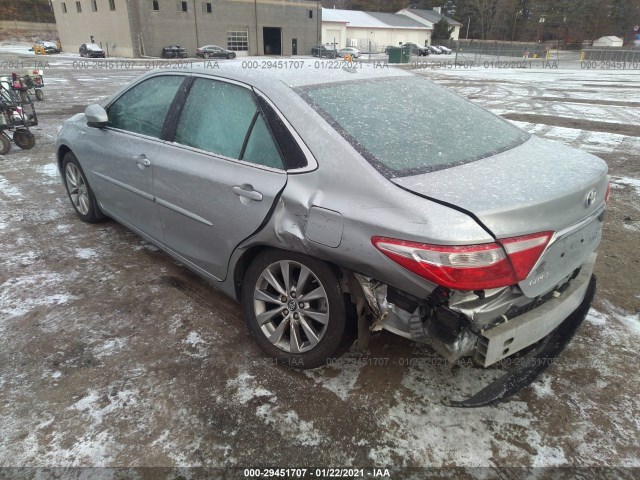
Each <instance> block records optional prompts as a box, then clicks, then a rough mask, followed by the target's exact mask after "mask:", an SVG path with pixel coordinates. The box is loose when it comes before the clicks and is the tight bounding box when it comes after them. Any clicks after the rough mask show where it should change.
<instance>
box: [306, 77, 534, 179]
mask: <svg viewBox="0 0 640 480" xmlns="http://www.w3.org/2000/svg"><path fill="white" fill-rule="evenodd" d="M298 93H299V94H300V95H301V96H302V97H303V98H304V99H305V101H306V102H307V103H309V104H310V105H311V106H312V107H313V108H314V109H315V110H316V111H317V112H318V113H319V114H320V115H322V116H323V117H324V118H325V120H327V121H328V122H329V123H330V124H331V125H332V126H333V127H334V128H335V129H336V130H337V131H338V132H339V133H340V134H341V135H342V136H343V137H344V138H345V139H346V140H347V141H348V142H350V143H351V145H353V147H354V148H355V149H356V150H357V151H358V152H359V153H360V154H361V155H362V156H363V157H365V158H366V159H367V160H368V161H369V162H370V163H371V164H372V165H373V166H374V167H375V168H376V169H378V171H380V173H382V174H383V175H385V176H386V177H388V178H394V177H405V176H409V175H417V174H419V173H426V172H429V171H434V170H441V169H444V168H449V167H453V166H455V165H461V164H464V163H469V162H472V161H474V160H478V159H481V158H485V157H489V156H491V155H495V154H497V153H500V152H503V151H505V150H509V149H511V148H513V147H515V146H517V145H519V144H521V143H524V142H525V141H526V140H527V139H528V138H529V135H528V134H527V133H525V132H523V131H522V130H520V129H518V128H516V127H515V126H513V125H511V124H510V123H508V122H507V121H505V120H502V119H501V118H500V117H497V116H495V115H493V114H491V113H489V112H488V111H486V110H484V109H482V108H480V107H478V106H476V105H474V104H473V103H471V102H469V101H468V100H465V99H463V98H462V97H460V96H458V95H456V94H454V93H453V92H451V91H449V90H447V89H446V88H444V87H441V86H439V85H436V84H435V83H433V82H431V81H429V80H427V79H425V78H422V77H418V76H407V77H401V78H398V77H395V78H383V79H375V80H363V81H353V82H344V83H332V84H321V85H312V86H306V87H302V88H300V89H298Z"/></svg>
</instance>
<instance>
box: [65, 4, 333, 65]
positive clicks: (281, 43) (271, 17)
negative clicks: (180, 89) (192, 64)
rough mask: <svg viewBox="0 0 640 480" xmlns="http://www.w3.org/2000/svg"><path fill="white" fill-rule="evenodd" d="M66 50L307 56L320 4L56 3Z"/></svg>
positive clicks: (126, 54)
mask: <svg viewBox="0 0 640 480" xmlns="http://www.w3.org/2000/svg"><path fill="white" fill-rule="evenodd" d="M52 4H53V10H54V14H55V17H56V23H57V25H58V32H59V34H60V41H61V43H62V48H63V50H64V51H67V52H77V51H78V47H79V46H80V44H82V43H89V42H91V37H93V39H94V41H95V43H97V44H99V45H102V48H103V50H104V51H105V52H106V53H107V56H112V57H144V56H152V57H159V56H160V54H161V51H162V47H164V46H167V45H181V46H183V47H185V48H186V49H187V52H188V54H189V56H190V57H191V56H195V51H196V48H197V47H199V46H203V45H219V46H221V47H223V48H226V49H229V50H233V51H235V52H236V54H237V55H238V56H243V55H309V54H310V53H311V47H312V46H313V45H315V44H317V43H318V42H319V39H320V32H321V25H322V18H321V17H322V10H321V8H320V6H319V2H318V1H316V0H186V1H176V0H52Z"/></svg>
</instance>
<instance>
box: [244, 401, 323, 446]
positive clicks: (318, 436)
mask: <svg viewBox="0 0 640 480" xmlns="http://www.w3.org/2000/svg"><path fill="white" fill-rule="evenodd" d="M256 415H257V416H258V417H259V418H261V419H262V420H263V421H264V423H266V424H267V425H269V426H272V427H274V428H276V429H277V430H278V431H279V432H280V434H281V435H282V436H283V437H284V438H292V439H293V440H294V441H295V442H296V443H298V444H299V445H302V446H305V447H315V446H318V445H320V443H321V442H322V441H323V439H324V435H323V434H322V433H321V432H320V431H319V430H318V429H317V428H315V427H314V425H313V422H307V421H305V420H302V419H300V417H299V416H298V414H297V413H296V412H294V411H293V410H289V411H288V412H285V413H282V412H280V411H279V408H278V407H277V406H274V405H271V404H269V403H265V404H263V405H260V406H259V407H258V408H257V409H256Z"/></svg>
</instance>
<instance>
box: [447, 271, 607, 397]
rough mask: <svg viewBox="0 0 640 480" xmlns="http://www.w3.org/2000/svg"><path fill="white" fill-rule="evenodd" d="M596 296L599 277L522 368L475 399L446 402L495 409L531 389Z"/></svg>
mask: <svg viewBox="0 0 640 480" xmlns="http://www.w3.org/2000/svg"><path fill="white" fill-rule="evenodd" d="M595 292H596V277H595V275H591V277H590V279H589V282H588V284H587V288H586V291H585V296H584V298H583V299H582V302H581V303H580V305H578V308H576V310H574V311H573V313H571V314H570V315H569V316H568V317H567V318H566V319H564V320H563V321H562V322H561V323H560V325H559V326H558V328H556V329H555V330H554V331H553V332H551V333H550V334H549V335H548V336H547V337H546V338H545V339H544V340H542V341H541V342H540V343H539V344H538V345H537V346H536V347H535V348H534V349H533V350H532V351H531V352H528V353H527V355H525V356H524V357H522V358H521V359H520V361H519V362H518V363H519V366H518V367H517V368H515V369H513V370H511V371H509V372H508V373H506V374H505V375H503V376H502V377H500V378H498V379H497V380H495V381H494V382H492V383H490V384H489V385H487V386H486V387H485V388H483V389H482V390H480V391H479V392H478V393H476V394H475V395H473V396H472V397H470V398H468V399H466V400H461V401H451V400H445V401H444V404H445V405H448V406H450V407H463V408H474V407H484V406H488V405H492V404H494V403H497V402H499V401H502V400H506V399H507V398H509V397H511V396H512V395H514V394H516V393H518V392H519V391H520V390H522V389H523V388H525V387H527V386H529V385H531V383H533V382H534V381H535V379H536V378H538V377H539V376H540V374H541V373H542V372H544V371H545V370H546V369H547V368H548V367H549V366H550V365H551V364H552V363H554V360H555V359H556V358H557V357H558V355H559V354H560V353H561V352H562V351H563V350H564V349H565V347H566V346H567V344H568V343H569V342H570V341H571V339H572V338H573V336H574V335H575V333H576V332H577V331H578V328H579V327H580V325H581V324H582V322H583V321H584V319H585V317H586V316H587V314H588V313H589V309H590V308H591V302H593V297H594V295H595Z"/></svg>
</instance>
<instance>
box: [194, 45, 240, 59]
mask: <svg viewBox="0 0 640 480" xmlns="http://www.w3.org/2000/svg"><path fill="white" fill-rule="evenodd" d="M196 57H202V58H228V59H232V58H236V52H232V51H231V50H227V49H226V48H222V47H219V46H218V45H205V46H204V47H198V49H197V50H196Z"/></svg>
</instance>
